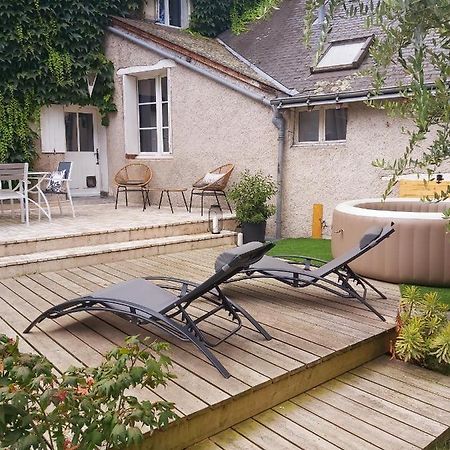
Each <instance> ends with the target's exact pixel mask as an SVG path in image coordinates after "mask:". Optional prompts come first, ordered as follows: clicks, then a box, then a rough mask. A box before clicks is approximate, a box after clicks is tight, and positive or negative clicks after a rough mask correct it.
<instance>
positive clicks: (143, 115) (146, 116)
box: [139, 104, 156, 128]
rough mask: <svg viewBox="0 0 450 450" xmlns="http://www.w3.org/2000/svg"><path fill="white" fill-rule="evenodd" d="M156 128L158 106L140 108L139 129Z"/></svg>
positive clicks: (142, 106)
mask: <svg viewBox="0 0 450 450" xmlns="http://www.w3.org/2000/svg"><path fill="white" fill-rule="evenodd" d="M150 127H156V104H154V105H141V106H139V128H150Z"/></svg>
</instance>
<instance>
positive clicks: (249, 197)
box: [229, 170, 277, 244]
mask: <svg viewBox="0 0 450 450" xmlns="http://www.w3.org/2000/svg"><path fill="white" fill-rule="evenodd" d="M276 192H277V187H276V184H275V182H274V181H273V179H272V177H271V176H270V175H263V173H262V172H260V171H259V172H256V173H255V174H251V173H250V172H249V171H248V170H246V171H244V172H242V173H241V174H240V179H239V180H238V182H237V183H235V184H234V185H233V186H232V187H231V190H230V193H229V197H230V198H231V200H233V202H234V203H235V205H236V218H237V220H238V221H239V223H240V224H241V227H242V233H243V234H244V244H245V243H247V242H251V241H260V242H264V240H265V234H266V221H267V219H268V218H269V217H270V216H272V215H273V214H274V213H275V205H270V204H268V203H267V202H268V200H269V199H270V198H271V197H272V196H273V195H274V194H275V193H276Z"/></svg>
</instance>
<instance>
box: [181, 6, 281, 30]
mask: <svg viewBox="0 0 450 450" xmlns="http://www.w3.org/2000/svg"><path fill="white" fill-rule="evenodd" d="M279 3H280V0H194V5H193V6H194V7H193V12H192V14H191V23H190V28H191V30H192V31H195V32H197V33H200V34H202V35H203V36H209V37H215V36H217V35H218V34H220V33H221V32H222V31H225V30H227V29H228V28H231V30H232V31H233V33H235V34H239V33H242V32H243V31H246V30H247V25H248V24H249V23H250V22H254V21H256V20H260V19H263V18H265V17H267V15H268V14H270V12H271V11H272V10H273V9H274V8H276V7H277V5H278V4H279Z"/></svg>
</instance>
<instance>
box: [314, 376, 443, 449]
mask: <svg viewBox="0 0 450 450" xmlns="http://www.w3.org/2000/svg"><path fill="white" fill-rule="evenodd" d="M328 387H329V389H328ZM333 387H334V388H335V390H333ZM347 392H348V389H347V390H345V388H343V387H342V385H339V384H338V383H335V382H333V381H331V382H329V383H325V384H324V385H322V386H319V387H317V388H314V389H311V390H310V391H308V394H309V395H311V396H312V397H314V398H316V399H318V400H320V401H322V402H325V403H327V404H329V405H330V406H333V407H334V408H337V409H339V410H341V411H343V412H344V413H346V414H350V415H351V416H354V417H359V418H361V417H370V423H371V424H372V425H374V426H376V427H377V428H379V429H380V430H383V431H385V432H386V433H391V434H395V435H396V436H397V437H399V438H400V439H402V440H404V441H405V442H409V443H411V444H413V445H415V446H417V447H426V446H427V445H428V443H429V442H430V440H432V439H433V438H434V437H435V436H436V435H439V434H440V433H438V434H435V435H434V436H433V434H432V431H433V429H434V430H436V428H437V427H434V428H431V429H430V428H429V427H428V426H427V425H428V423H427V424H426V425H422V424H421V422H420V419H421V418H422V419H423V417H422V416H419V415H416V414H414V413H411V411H408V410H405V409H402V408H394V412H393V413H392V412H391V411H392V409H393V408H386V407H384V405H381V407H378V408H377V405H380V403H381V402H380V401H379V399H378V398H377V397H374V396H365V397H363V398H361V397H359V398H358V395H357V393H354V394H353V396H352V395H348V394H347ZM347 395H348V396H347ZM353 398H356V399H358V400H361V401H362V402H364V403H358V402H357V401H355V400H353ZM389 413H391V414H389ZM427 422H428V421H427ZM432 425H436V424H432ZM439 428H441V429H442V427H439ZM442 431H443V429H442Z"/></svg>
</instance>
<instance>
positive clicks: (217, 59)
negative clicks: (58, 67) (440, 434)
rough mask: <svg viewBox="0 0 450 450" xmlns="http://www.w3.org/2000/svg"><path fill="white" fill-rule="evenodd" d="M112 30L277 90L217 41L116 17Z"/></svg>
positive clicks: (150, 23) (257, 85)
mask: <svg viewBox="0 0 450 450" xmlns="http://www.w3.org/2000/svg"><path fill="white" fill-rule="evenodd" d="M113 26H119V27H124V28H126V30H127V31H128V32H131V33H135V34H138V35H139V36H140V37H144V38H148V39H150V40H156V42H157V43H158V44H160V45H163V46H166V47H168V48H170V49H172V50H175V51H179V52H180V53H185V54H186V55H189V56H191V57H192V58H193V59H197V60H198V61H200V62H204V63H206V64H207V65H210V66H211V67H214V68H216V69H219V70H220V69H223V70H222V71H223V72H225V73H228V74H233V72H234V73H235V75H241V77H239V76H238V78H240V79H241V80H245V79H246V78H248V79H249V80H248V81H251V80H254V81H255V83H250V84H253V85H254V86H255V87H260V88H263V89H264V88H265V90H270V91H271V92H272V93H274V92H275V88H276V86H274V85H273V84H272V83H271V82H270V80H269V79H267V78H265V77H263V76H261V75H259V74H258V73H257V72H256V71H255V70H253V69H252V68H251V67H250V66H249V65H248V64H246V63H244V62H242V61H241V60H240V59H239V58H238V57H236V56H235V55H233V54H232V53H231V52H230V51H228V50H227V49H226V47H224V46H223V45H222V44H220V43H219V42H218V41H217V40H215V39H211V38H207V37H203V36H200V35H197V34H192V33H190V32H188V31H186V30H181V29H179V28H174V27H168V26H164V25H159V24H156V23H153V22H146V21H142V20H133V19H125V18H117V17H116V18H114V20H113Z"/></svg>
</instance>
